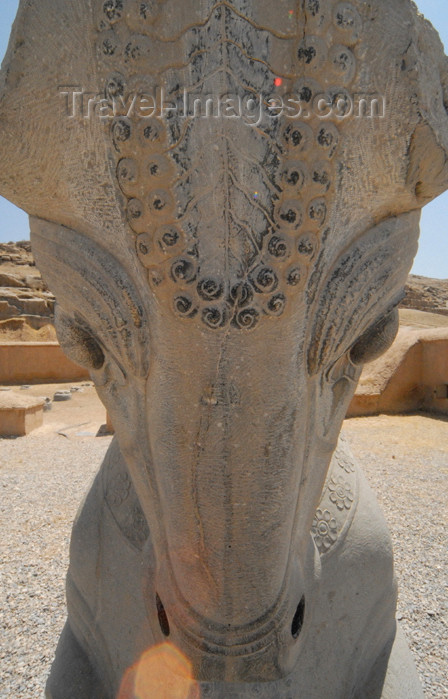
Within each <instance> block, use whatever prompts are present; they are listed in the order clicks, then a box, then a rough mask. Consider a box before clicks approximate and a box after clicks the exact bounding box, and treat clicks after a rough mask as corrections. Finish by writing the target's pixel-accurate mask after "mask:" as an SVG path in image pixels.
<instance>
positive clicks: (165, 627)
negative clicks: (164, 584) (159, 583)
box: [156, 593, 170, 636]
mask: <svg viewBox="0 0 448 699" xmlns="http://www.w3.org/2000/svg"><path fill="white" fill-rule="evenodd" d="M156 606H157V617H158V619H159V624H160V628H161V630H162V633H163V635H164V636H169V635H170V622H169V621H168V616H167V613H166V611H165V607H164V606H163V603H162V600H161V599H160V597H159V595H158V594H157V593H156Z"/></svg>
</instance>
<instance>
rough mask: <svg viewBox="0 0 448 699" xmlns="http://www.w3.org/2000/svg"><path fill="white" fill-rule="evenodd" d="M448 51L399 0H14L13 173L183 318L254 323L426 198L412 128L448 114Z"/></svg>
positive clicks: (39, 211)
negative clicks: (446, 97)
mask: <svg viewBox="0 0 448 699" xmlns="http://www.w3.org/2000/svg"><path fill="white" fill-rule="evenodd" d="M49 36H51V41H50V42H49V41H48V37H49ZM422 37H424V38H425V40H426V39H428V41H429V44H430V47H431V48H430V53H431V60H430V61H427V63H428V64H430V67H428V68H425V67H424V66H423V64H422V62H421V60H420V58H419V46H418V42H419V41H422V40H423V39H422ZM442 58H443V52H442V50H441V46H440V44H437V41H436V39H435V38H434V36H433V35H432V34H431V32H430V30H429V29H428V28H427V27H425V26H424V25H423V23H422V22H421V20H419V19H417V15H416V12H415V8H414V6H413V5H412V3H410V2H408V0H402V1H400V2H398V3H396V4H395V5H394V8H393V9H391V7H390V3H388V2H385V1H384V2H383V1H381V0H377V1H376V2H373V3H364V2H352V3H347V2H321V1H319V0H307V1H306V2H284V3H281V6H279V7H278V6H277V5H275V4H274V3H271V2H263V1H259V2H250V1H242V0H241V1H237V2H218V3H216V2H211V1H209V2H201V3H197V2H194V1H193V0H191V1H185V2H182V3H179V2H178V1H176V0H167V1H166V2H161V1H159V2H156V0H149V1H148V2H140V1H137V0H106V1H104V0H95V1H94V2H89V3H87V2H80V3H75V4H73V3H61V2H60V3H57V4H56V7H55V6H54V2H50V0H42V2H40V3H39V4H38V5H36V6H31V7H28V6H27V4H26V3H22V6H21V12H20V14H19V19H18V24H17V27H16V33H15V38H14V39H13V42H12V44H11V48H10V52H9V55H8V57H7V64H6V67H5V71H4V77H5V85H6V91H5V95H4V104H5V105H6V104H8V109H9V116H8V117H7V119H8V120H9V124H8V126H9V128H7V129H6V149H7V156H8V157H7V161H9V162H10V165H11V167H9V168H6V172H4V173H2V190H3V191H4V192H5V193H6V194H7V195H9V196H11V194H12V197H11V198H14V200H15V201H16V202H17V203H19V204H20V205H22V206H24V208H26V209H27V210H28V211H29V212H30V213H32V214H34V215H36V216H38V217H40V218H46V219H50V220H52V221H54V222H57V223H60V224H64V225H66V226H68V227H70V228H73V229H75V230H77V231H79V232H81V233H84V234H87V235H89V237H91V238H92V239H93V240H95V241H96V242H97V243H99V244H100V245H101V246H102V247H105V248H107V249H109V251H110V252H111V253H113V254H114V256H116V257H117V258H119V259H120V261H121V264H122V265H123V266H125V267H127V268H128V269H129V270H131V271H132V277H133V278H134V279H135V280H137V281H136V283H137V284H138V286H139V287H140V289H141V290H144V289H145V287H146V290H147V289H148V286H149V287H150V288H151V290H152V295H153V297H154V298H155V299H156V300H157V301H158V302H160V303H161V304H162V306H163V307H165V308H168V307H169V308H170V310H171V311H174V313H175V314H176V315H177V316H178V317H180V318H183V319H185V322H193V323H195V324H197V323H200V324H203V325H204V326H205V327H208V328H211V329H222V328H226V327H234V328H240V329H247V330H248V329H252V328H254V327H255V326H256V325H258V324H259V323H260V322H261V321H263V320H266V319H269V318H271V319H273V318H274V319H275V318H277V317H279V316H281V315H283V314H284V313H285V312H287V309H288V306H290V305H291V304H293V305H297V300H298V299H299V298H301V299H304V298H305V292H308V293H312V289H311V287H312V284H313V281H314V282H315V281H316V280H318V279H319V278H320V273H319V269H321V268H324V267H327V268H328V266H329V265H331V264H333V263H334V261H335V259H336V257H337V256H338V255H339V253H340V251H341V249H344V248H345V247H347V246H348V245H349V244H350V243H351V242H352V241H353V240H355V239H356V238H357V237H358V236H359V235H360V234H361V233H362V232H363V231H364V230H366V229H367V228H369V227H371V226H372V225H374V224H376V223H378V222H379V221H381V220H382V219H383V218H385V217H388V216H393V215H399V214H401V213H402V212H404V211H408V210H410V209H412V208H417V207H418V206H419V205H420V204H421V202H419V200H418V196H417V195H416V185H417V183H418V182H419V181H420V180H421V179H422V178H419V172H418V168H416V169H415V168H414V169H415V170H416V171H415V172H414V171H413V170H412V167H411V165H412V164H410V159H409V158H410V155H409V154H410V153H411V154H412V147H413V144H412V143H411V140H410V134H412V133H417V134H418V132H419V131H418V130H419V129H420V128H424V126H423V124H425V123H430V125H431V127H432V128H433V129H434V131H435V132H436V138H437V134H438V131H439V130H441V126H443V125H444V123H445V122H446V113H445V111H444V106H443V94H442V89H441V85H440V80H439V81H437V79H436V80H434V75H436V74H437V71H438V70H439V67H440V65H441V62H442ZM42 65H44V67H45V71H42ZM428 70H430V71H432V75H431V80H430V81H429V80H427V78H428ZM428 82H431V84H432V86H433V87H434V85H436V86H437V89H435V90H434V89H433V90H432V98H431V103H429V99H428V98H427V95H426V93H425V90H426V88H425V84H426V83H428ZM62 93H66V94H65V95H64V94H62ZM77 93H83V94H77ZM96 96H97V97H96ZM90 98H92V99H91V101H89V99H90ZM207 98H208V101H207ZM99 99H102V100H103V101H102V102H101V103H98V102H99ZM15 110H16V111H15ZM207 110H208V112H207ZM376 112H377V116H373V117H372V113H373V114H375V113H376ZM422 115H423V116H422ZM101 117H102V118H101ZM5 118H6V117H5ZM443 120H445V122H443ZM442 122H443V124H442ZM19 132H20V134H21V136H20V140H21V142H22V143H23V144H24V145H23V150H24V152H23V153H19V154H18V153H17V148H16V144H17V141H14V137H15V136H16V137H17V139H18V134H19ZM31 132H33V136H31ZM36 134H37V135H36ZM432 138H433V141H434V137H432ZM49 139H52V140H53V142H52V146H53V150H52V152H51V153H50V152H49V149H48V140H49ZM424 140H425V143H426V144H428V143H429V140H428V138H426V139H424ZM417 141H418V139H417ZM415 148H417V146H416V147H415ZM436 148H437V147H436V146H434V152H436ZM418 155H419V158H420V156H421V154H420V153H419V154H418ZM420 159H421V158H420ZM435 169H436V170H437V167H436V168H435ZM440 169H441V168H439V171H438V172H435V173H432V176H433V179H434V178H435V179H437V177H440ZM17 175H20V180H21V181H22V183H24V186H23V190H22V191H21V192H20V193H16V192H15V190H14V181H15V179H16V178H17ZM440 186H441V188H442V185H440ZM443 186H444V184H443ZM431 195H433V193H432V192H429V197H430V196H431ZM427 196H428V194H427ZM386 242H387V241H384V243H385V244H386ZM386 247H387V246H386ZM406 264H407V261H406Z"/></svg>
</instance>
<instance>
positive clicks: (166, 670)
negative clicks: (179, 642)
mask: <svg viewBox="0 0 448 699" xmlns="http://www.w3.org/2000/svg"><path fill="white" fill-rule="evenodd" d="M117 699H200V689H199V684H198V683H197V682H196V681H195V680H194V679H193V676H192V666H191V663H190V662H189V660H188V659H187V658H186V657H185V656H184V655H183V654H182V653H181V652H180V651H179V650H178V649H177V648H176V647H175V646H173V645H172V644H171V643H162V644H161V645H159V646H154V647H153V648H150V649H149V650H147V651H145V652H144V653H143V655H142V656H141V657H140V659H139V660H138V661H137V663H136V664H135V665H133V666H132V667H131V668H129V670H128V671H127V672H126V674H125V676H124V677H123V681H122V683H121V687H120V691H119V692H118V695H117Z"/></svg>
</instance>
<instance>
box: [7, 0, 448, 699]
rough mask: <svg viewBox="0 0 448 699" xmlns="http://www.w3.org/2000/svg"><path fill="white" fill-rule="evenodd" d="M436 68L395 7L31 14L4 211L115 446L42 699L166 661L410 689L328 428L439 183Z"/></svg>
mask: <svg viewBox="0 0 448 699" xmlns="http://www.w3.org/2000/svg"><path fill="white" fill-rule="evenodd" d="M446 75H447V69H446V59H445V57H444V55H443V50H442V46H441V43H440V41H439V39H438V38H437V36H436V35H435V33H434V30H433V29H432V28H431V27H430V25H428V23H426V22H425V21H424V20H423V19H422V18H421V17H420V16H418V14H417V12H416V8H415V6H414V4H413V3H412V2H410V0H396V1H395V2H394V3H393V6H392V5H391V3H390V1H389V0H374V1H372V2H369V3H366V2H362V1H361V0H353V1H352V2H339V1H338V0H300V2H299V1H298V0H297V1H296V2H291V3H290V4H289V5H288V6H287V3H272V2H271V0H257V2H255V1H253V0H223V1H219V2H214V1H213V0H210V1H209V0H204V1H202V2H200V3H198V2H196V1H195V0H182V2H180V0H145V1H144V2H141V1H140V0H79V1H78V2H69V0H40V2H39V3H37V2H30V1H29V0H22V2H21V4H20V8H19V13H18V18H17V20H16V23H15V26H14V30H13V35H12V38H11V42H10V46H9V49H8V53H7V56H6V58H5V62H4V64H3V68H2V73H1V77H0V85H1V87H0V131H1V140H0V153H1V157H2V161H1V163H2V164H1V171H0V193H2V194H3V195H4V196H6V197H8V198H9V199H11V201H13V202H14V203H16V204H18V205H19V206H21V207H22V208H24V209H25V210H26V211H28V212H29V213H30V214H31V227H32V242H33V249H34V252H35V254H36V258H37V262H38V265H39V267H40V268H41V270H42V272H43V273H44V276H45V278H46V279H47V281H48V283H49V285H50V287H51V288H52V289H53V290H54V291H55V293H56V296H57V298H58V302H59V309H58V311H57V317H56V322H57V326H58V333H59V337H60V341H61V344H62V345H63V347H64V348H65V350H66V351H67V352H68V353H69V354H70V355H71V356H72V357H73V358H75V359H76V360H77V361H80V362H81V363H83V364H84V365H85V366H88V368H89V370H90V371H91V374H92V378H93V379H94V381H95V384H96V386H97V389H98V392H99V394H100V397H101V398H102V400H103V402H104V403H105V405H106V407H107V409H108V410H109V412H110V414H111V416H112V420H113V423H114V426H115V428H116V440H115V441H114V443H113V445H112V447H111V450H110V452H109V454H108V456H107V457H106V460H105V462H104V464H103V466H102V468H101V471H100V474H99V476H98V478H97V480H96V482H95V484H94V486H93V488H92V490H91V492H90V494H89V496H88V498H87V500H86V502H85V504H84V505H83V508H82V511H81V512H80V515H79V517H78V518H77V521H76V524H75V527H74V532H73V537H72V546H71V564H70V571H69V576H68V585H67V590H68V592H67V601H68V608H69V620H68V626H67V629H66V631H65V633H64V635H63V637H62V638H61V643H60V648H59V651H58V654H57V659H56V661H55V665H54V668H53V671H52V675H51V678H50V680H49V684H48V688H47V695H48V697H50V698H51V699H67V692H68V693H69V696H73V697H75V696H76V699H87V698H89V699H91V697H93V696H95V697H97V696H98V697H107V699H110V698H111V697H115V696H119V697H120V699H124V697H127V696H128V695H129V696H132V697H134V696H138V695H139V693H140V694H141V693H142V692H143V691H145V692H147V693H148V692H149V694H148V696H151V699H152V697H153V696H156V695H154V694H151V687H152V686H153V685H152V684H151V682H152V681H153V679H152V674H151V673H150V672H149V671H148V667H151V668H153V667H154V665H151V663H152V662H153V659H154V657H160V656H159V655H157V653H159V652H162V653H163V652H164V653H165V656H164V661H163V662H162V663H161V664H162V665H163V663H165V664H166V663H167V662H168V661H169V659H171V660H170V662H174V666H175V668H177V670H179V663H180V667H181V668H184V669H185V668H187V669H188V672H187V673H186V674H187V675H188V677H187V680H188V682H190V683H191V687H190V689H191V691H192V692H196V693H197V692H198V691H200V692H203V693H204V696H210V697H211V699H222V698H223V697H226V698H227V697H233V696H235V697H238V699H240V698H243V697H249V696H255V695H256V696H260V697H268V698H269V699H272V698H273V697H276V698H277V697H278V698H282V699H283V698H286V697H293V698H294V699H296V698H297V697H299V696H300V697H303V696H305V697H307V699H322V697H326V698H328V699H330V698H331V699H333V698H334V699H345V698H346V697H348V696H350V697H352V696H353V697H360V698H361V697H369V699H370V698H373V697H378V698H379V697H383V699H409V698H410V697H411V698H412V699H417V698H418V697H421V691H420V689H419V685H418V680H417V679H416V674H415V671H414V669H413V666H412V662H411V661H410V659H409V657H408V654H407V650H406V647H405V644H404V643H403V641H402V639H401V636H400V634H399V632H398V631H397V628H396V623H395V619H394V610H395V601H396V593H395V584H394V579H393V567H392V558H391V547H390V541H389V538H388V535H387V532H386V529H385V526H384V523H383V520H382V518H381V515H380V514H379V512H378V509H377V506H376V504H375V500H374V498H373V496H372V494H371V493H370V491H369V490H368V488H367V486H366V484H365V482H364V481H363V479H362V476H361V475H360V474H359V473H358V471H357V469H356V468H355V466H354V464H353V460H352V457H351V456H350V455H349V454H348V452H347V449H346V448H345V447H344V445H343V444H339V446H338V435H339V431H340V428H341V423H342V420H343V418H344V415H345V412H346V408H347V406H348V404H349V401H350V399H351V397H352V395H353V392H354V390H355V386H356V382H357V379H358V377H359V374H360V371H361V367H362V364H363V363H364V362H365V361H368V360H369V359H372V358H373V357H375V356H377V355H378V353H379V352H380V351H382V350H384V349H385V348H386V346H387V344H388V343H390V342H392V340H393V337H394V332H395V330H396V327H397V317H396V306H397V304H398V303H399V301H400V298H401V293H402V288H403V285H404V283H405V281H406V278H407V274H408V272H409V270H410V268H411V265H412V260H413V257H414V255H415V252H416V247H417V237H418V221H419V211H420V209H421V207H422V206H423V204H425V203H426V202H427V201H429V200H430V199H431V198H433V197H434V196H436V195H437V194H439V193H440V192H441V191H443V190H444V189H446V188H447V187H448V170H447V166H446V154H447V153H448V117H447V113H446V108H445V103H446V94H445V93H444V89H445V86H446V83H447V78H446ZM274 91H275V92H276V93H277V94H276V99H275V100H273V101H272V100H271V101H269V98H270V97H271V96H272V93H273V92H274ZM152 100H153V101H154V103H155V106H154V110H155V111H154V113H152V112H151V104H152ZM280 100H281V101H280ZM279 101H280V104H281V105H283V109H280V111H281V113H279V107H278V105H279ZM173 105H174V106H173ZM240 105H245V107H246V109H248V111H247V112H245V113H244V114H241V113H240V114H238V113H236V114H235V110H238V109H239V108H240ZM250 105H251V106H250ZM254 105H255V107H256V106H257V105H258V113H256V112H255V111H254ZM276 105H277V106H276ZM201 110H202V111H201ZM299 110H300V111H299ZM148 112H149V113H148ZM196 112H198V113H196ZM124 629H126V633H124V632H123V630H124ZM167 646H168V647H167ZM173 653H174V656H173ZM154 654H155V655H154ZM173 657H174V661H173ZM176 658H177V660H178V661H179V662H177V661H176ZM179 658H180V660H179ZM151 659H152V660H151ZM167 659H168V660H167ZM80 667H81V671H78V670H79V668H80ZM170 667H171V668H172V667H173V665H170ZM77 668H78V669H77ZM181 674H182V672H181ZM184 674H185V673H184ZM177 675H179V672H175V671H174V670H173V672H172V673H171V674H170V673H169V681H170V682H174V679H173V678H175V676H177ZM142 677H143V678H144V680H142ZM169 686H171V685H169ZM70 692H71V694H70ZM173 696H174V694H173Z"/></svg>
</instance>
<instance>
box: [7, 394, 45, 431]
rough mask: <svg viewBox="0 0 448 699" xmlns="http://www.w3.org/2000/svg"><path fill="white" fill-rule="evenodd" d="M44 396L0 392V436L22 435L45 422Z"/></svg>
mask: <svg viewBox="0 0 448 699" xmlns="http://www.w3.org/2000/svg"><path fill="white" fill-rule="evenodd" d="M44 403H45V399H44V398H40V397H39V398H37V397H33V396H23V395H21V394H20V393H15V392H9V391H5V392H3V391H2V392H0V437H22V436H24V435H26V434H29V433H30V432H32V430H35V429H37V428H38V427H40V426H41V425H42V423H43V415H44Z"/></svg>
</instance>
